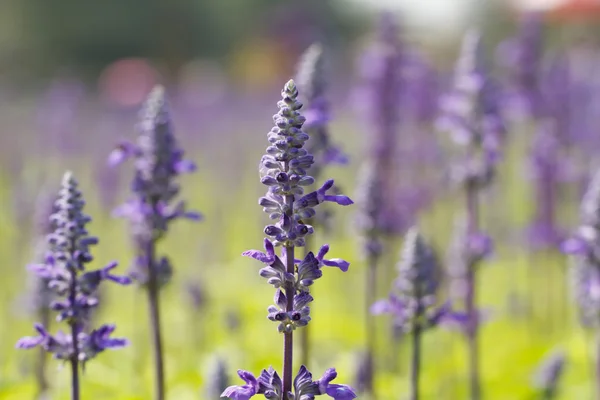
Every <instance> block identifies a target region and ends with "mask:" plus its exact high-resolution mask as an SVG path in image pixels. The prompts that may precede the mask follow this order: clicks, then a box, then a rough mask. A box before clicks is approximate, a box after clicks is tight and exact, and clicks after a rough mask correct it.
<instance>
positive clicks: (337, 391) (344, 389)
mask: <svg viewBox="0 0 600 400" xmlns="http://www.w3.org/2000/svg"><path fill="white" fill-rule="evenodd" d="M336 377H337V372H336V370H335V368H329V369H328V370H326V371H325V372H324V373H323V376H322V377H321V379H319V380H318V381H316V383H317V384H318V386H319V393H320V394H327V395H328V396H329V397H332V398H333V399H335V400H351V399H355V398H356V397H357V396H356V393H354V389H352V388H351V387H350V386H348V385H338V384H335V383H331V381H332V380H334V379H335V378H336Z"/></svg>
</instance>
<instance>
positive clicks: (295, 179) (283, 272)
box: [221, 80, 356, 400]
mask: <svg viewBox="0 0 600 400" xmlns="http://www.w3.org/2000/svg"><path fill="white" fill-rule="evenodd" d="M281 96H282V100H281V101H279V102H278V103H277V106H278V107H279V112H278V113H277V114H275V115H274V116H273V121H274V122H275V127H274V128H273V129H271V131H270V132H269V133H268V139H269V143H270V145H269V147H268V148H267V150H266V153H267V154H266V155H264V156H263V157H262V159H261V162H260V171H261V175H262V178H261V182H262V183H263V184H264V185H266V186H268V191H267V194H266V196H265V197H261V198H260V200H259V204H260V205H261V206H262V207H263V210H264V211H265V212H266V213H268V214H269V217H270V218H271V219H272V220H276V221H278V222H277V223H276V224H274V225H267V226H266V227H265V230H264V232H265V234H266V235H267V238H265V240H264V247H265V252H262V251H259V250H249V251H246V252H244V253H243V255H245V256H248V257H252V258H254V259H256V260H258V261H260V262H262V263H264V264H266V267H264V268H262V269H261V270H260V275H261V276H262V277H264V278H266V279H267V282H268V283H269V284H271V285H273V287H274V288H275V289H276V290H275V297H274V302H275V305H271V306H270V307H269V308H268V309H267V310H268V312H269V314H268V318H269V320H271V321H273V322H276V323H277V329H278V331H279V332H280V333H282V334H283V337H284V339H283V377H282V378H280V376H279V375H278V374H277V372H276V371H275V370H274V369H273V368H272V367H269V369H266V370H263V371H262V373H261V374H260V375H259V376H258V378H257V377H255V376H254V375H252V374H251V373H250V372H247V371H243V370H239V371H238V375H239V376H240V378H242V380H244V381H245V382H246V384H245V385H243V386H230V387H228V388H227V389H226V390H225V391H224V392H223V394H222V395H221V396H222V397H229V398H231V399H234V400H247V399H249V398H251V397H253V396H255V395H257V394H262V395H264V396H265V398H267V399H277V400H300V399H303V400H304V399H307V400H308V399H314V398H315V396H319V395H324V394H327V395H329V396H330V397H333V398H334V399H337V400H346V399H353V398H355V397H356V395H355V393H354V390H353V389H352V388H351V387H349V386H347V385H338V384H332V383H331V381H332V380H333V379H335V377H336V376H337V372H336V371H335V369H334V368H330V369H328V370H327V371H325V373H324V375H323V376H322V377H321V378H320V379H318V380H316V381H314V380H313V378H312V374H311V373H310V372H309V370H308V369H307V368H306V367H305V366H304V365H302V366H301V367H300V370H299V371H298V374H296V377H295V378H294V377H293V373H292V367H293V344H294V343H293V332H294V331H295V330H296V329H297V328H301V327H305V326H306V325H307V324H308V323H309V321H310V307H309V304H310V303H311V302H312V301H313V297H312V296H311V295H310V287H311V286H312V285H313V283H314V281H315V280H317V279H319V278H320V277H321V276H322V275H323V271H322V268H323V266H331V267H337V268H339V269H340V270H342V271H347V270H348V266H349V264H348V262H346V261H344V260H342V259H336V258H334V259H329V260H328V259H325V256H326V254H327V253H328V252H329V246H328V245H324V246H322V247H321V249H320V250H319V252H318V253H317V255H316V256H315V255H314V253H312V252H309V253H307V254H306V256H305V257H304V259H302V260H300V259H296V258H295V250H296V247H302V246H304V245H305V243H306V237H307V236H308V235H311V234H312V233H313V232H314V229H313V227H312V226H310V225H307V224H305V223H304V220H305V219H308V218H312V217H313V216H314V215H315V213H316V211H315V207H316V206H317V205H319V204H322V203H324V202H333V203H337V204H340V205H350V204H352V200H350V199H349V198H348V197H346V196H343V195H331V194H328V191H329V190H330V189H331V188H332V187H333V183H334V182H333V180H328V181H326V182H325V184H324V185H323V186H321V187H320V188H319V189H317V190H316V191H314V192H310V193H308V194H304V187H305V186H309V185H311V184H313V182H314V179H313V178H312V177H311V176H309V175H307V169H308V168H310V166H311V165H312V164H313V161H314V160H313V156H312V155H311V154H310V153H308V151H307V150H306V149H305V148H304V146H305V143H306V141H307V140H308V139H309V136H308V135H307V134H306V133H305V132H303V131H302V126H303V124H304V122H305V118H304V116H302V115H301V114H300V112H299V110H300V109H301V108H302V103H301V102H300V101H298V89H297V88H296V84H295V83H294V81H293V80H290V81H289V82H287V83H286V85H285V87H284V88H283V91H282V93H281ZM276 247H282V251H281V255H277V254H276V251H275V248H276Z"/></svg>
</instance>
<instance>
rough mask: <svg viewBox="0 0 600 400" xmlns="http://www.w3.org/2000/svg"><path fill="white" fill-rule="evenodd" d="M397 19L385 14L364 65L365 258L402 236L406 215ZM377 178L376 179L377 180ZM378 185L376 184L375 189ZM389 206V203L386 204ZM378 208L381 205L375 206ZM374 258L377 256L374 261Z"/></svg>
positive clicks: (362, 213) (401, 58) (362, 205)
mask: <svg viewBox="0 0 600 400" xmlns="http://www.w3.org/2000/svg"><path fill="white" fill-rule="evenodd" d="M399 31H400V30H399V27H398V26H397V24H396V21H395V16H394V15H393V14H391V13H383V14H382V15H381V17H380V19H379V21H378V24H377V32H376V42H375V43H374V44H373V46H371V47H370V48H369V49H368V51H367V52H365V54H364V55H363V57H362V59H361V64H360V65H359V68H360V71H359V73H360V75H361V78H362V82H361V86H360V88H359V91H358V93H359V99H360V108H361V110H362V111H363V112H364V114H365V120H366V121H367V128H368V132H372V133H371V135H372V137H371V138H370V139H369V140H368V146H369V147H368V149H367V165H366V166H364V167H363V170H364V171H365V172H363V173H362V174H361V177H360V178H361V179H360V180H359V185H358V187H359V193H358V197H359V199H358V200H359V201H358V204H359V207H360V209H359V216H358V220H357V225H358V228H359V229H360V230H361V231H362V232H363V233H364V238H363V239H364V248H365V252H366V253H367V254H368V255H370V254H371V252H373V251H375V252H377V251H378V250H379V249H380V247H381V244H380V243H379V241H380V240H381V235H385V234H390V233H398V232H403V230H404V229H406V228H407V226H406V225H407V221H406V220H405V219H406V215H404V214H402V213H400V212H399V209H398V208H397V204H396V201H394V200H392V199H396V197H397V193H396V184H395V183H396V180H397V178H398V176H397V174H396V172H397V171H396V166H397V165H396V164H395V161H396V158H395V156H396V150H397V147H398V140H399V138H398V130H399V127H400V119H399V115H400V109H399V105H400V104H401V100H402V87H403V85H404V83H405V82H404V80H403V77H402V67H403V63H404V61H405V60H404V51H403V44H402V43H401V41H400V39H399V33H400V32H399ZM375 175H376V176H375ZM375 181H376V182H377V183H378V184H377V187H376V188H373V187H372V186H373V184H374V183H375ZM384 200H385V201H384ZM374 203H377V205H376V206H375V205H374ZM376 255H377V253H374V254H373V256H376Z"/></svg>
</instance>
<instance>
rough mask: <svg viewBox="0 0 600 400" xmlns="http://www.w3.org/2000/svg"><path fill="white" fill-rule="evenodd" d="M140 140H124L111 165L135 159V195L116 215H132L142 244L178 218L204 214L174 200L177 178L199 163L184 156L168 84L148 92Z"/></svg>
mask: <svg viewBox="0 0 600 400" xmlns="http://www.w3.org/2000/svg"><path fill="white" fill-rule="evenodd" d="M138 131H139V137H138V141H137V143H135V144H134V143H131V142H128V141H123V142H121V143H119V145H118V146H117V147H116V148H115V150H113V152H112V153H111V154H110V156H109V161H108V162H109V164H110V165H118V164H120V163H121V162H123V161H125V160H127V159H133V161H134V164H135V169H136V173H135V177H134V179H133V182H132V185H131V188H132V190H133V192H134V194H135V196H134V197H133V198H131V199H130V200H129V201H127V202H126V203H125V204H123V205H122V206H120V207H119V208H117V209H116V210H115V212H114V215H115V216H118V217H124V218H127V219H129V222H130V224H131V227H132V235H133V237H134V239H135V241H136V243H138V245H139V246H143V244H144V243H146V242H147V241H148V240H157V239H158V238H161V237H162V236H163V235H164V233H165V232H166V230H167V227H168V225H169V223H170V222H172V221H174V220H176V219H180V218H183V219H189V220H193V221H198V220H200V219H201V215H200V214H199V213H197V212H194V211H189V210H187V208H186V204H185V202H183V201H179V202H176V203H174V200H175V198H176V196H177V195H178V194H179V191H180V188H179V185H178V184H177V183H176V182H175V179H176V178H177V177H178V176H179V175H181V174H184V173H190V172H193V171H195V169H196V168H195V165H194V163H192V162H191V161H188V160H185V159H184V158H183V155H184V152H183V150H182V149H181V148H180V147H179V145H178V143H177V140H176V139H175V136H174V134H173V127H172V123H171V116H170V111H169V106H168V103H167V100H166V96H165V91H164V88H162V87H160V86H157V87H155V88H154V89H153V91H152V92H151V93H150V95H149V96H148V99H147V101H146V104H145V106H144V108H143V110H142V113H141V121H140V122H139V124H138Z"/></svg>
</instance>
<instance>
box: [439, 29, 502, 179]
mask: <svg viewBox="0 0 600 400" xmlns="http://www.w3.org/2000/svg"><path fill="white" fill-rule="evenodd" d="M482 51H483V50H482V47H481V38H480V36H479V34H478V33H476V32H474V31H471V32H469V33H468V34H467V35H465V37H464V40H463V44H462V49H461V56H460V58H459V60H458V62H457V65H456V75H455V81H454V91H453V92H452V93H451V94H449V95H448V96H446V97H445V98H444V99H443V101H442V113H443V115H442V117H441V118H440V120H439V121H438V123H439V126H440V128H444V129H446V130H448V131H449V132H450V133H451V135H452V139H453V140H454V142H456V143H457V144H458V145H460V146H463V147H468V148H471V149H473V150H474V151H471V156H470V157H469V158H468V159H466V160H464V161H463V162H462V163H461V164H459V165H457V166H456V167H455V168H454V171H453V173H454V177H455V179H457V180H459V181H460V182H463V183H464V184H465V185H475V186H478V187H483V186H487V185H489V184H490V183H491V180H492V179H493V177H494V174H495V164H496V163H497V162H498V161H499V155H500V152H501V144H502V142H503V141H504V135H505V132H506V129H505V124H504V120H503V117H502V115H501V112H500V110H501V108H500V103H499V101H500V96H499V92H498V88H497V87H496V84H495V82H494V81H492V79H491V78H490V76H489V74H488V72H487V70H486V68H485V65H484V60H483V54H482Z"/></svg>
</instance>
